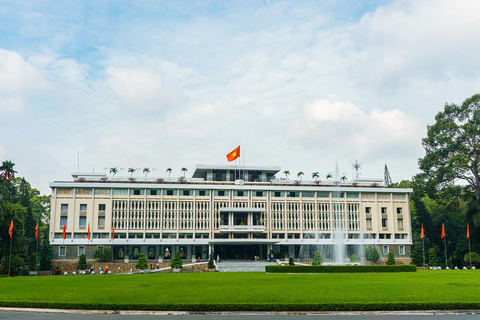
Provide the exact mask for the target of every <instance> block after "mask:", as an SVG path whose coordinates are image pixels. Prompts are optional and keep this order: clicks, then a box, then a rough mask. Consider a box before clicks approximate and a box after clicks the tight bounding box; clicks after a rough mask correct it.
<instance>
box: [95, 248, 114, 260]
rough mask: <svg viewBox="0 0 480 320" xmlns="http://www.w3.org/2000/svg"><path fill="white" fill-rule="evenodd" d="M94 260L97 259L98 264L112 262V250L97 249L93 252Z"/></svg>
mask: <svg viewBox="0 0 480 320" xmlns="http://www.w3.org/2000/svg"><path fill="white" fill-rule="evenodd" d="M93 257H94V258H95V259H98V261H100V262H107V261H112V249H110V248H101V249H100V248H99V249H97V250H95V253H94V254H93Z"/></svg>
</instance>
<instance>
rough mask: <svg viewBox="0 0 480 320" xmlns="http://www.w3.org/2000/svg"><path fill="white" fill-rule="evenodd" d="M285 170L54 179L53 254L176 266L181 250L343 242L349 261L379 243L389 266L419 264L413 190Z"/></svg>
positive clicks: (239, 254)
mask: <svg viewBox="0 0 480 320" xmlns="http://www.w3.org/2000/svg"><path fill="white" fill-rule="evenodd" d="M280 170H281V169H280V167H244V168H243V169H242V170H238V169H237V170H235V167H234V166H206V165H197V167H196V169H195V172H194V174H193V177H192V178H187V179H184V178H179V179H178V180H177V179H176V178H175V179H162V178H160V179H156V178H143V177H142V178H138V177H137V178H129V177H120V178H119V177H112V176H108V177H107V175H106V174H99V173H74V174H72V176H73V179H72V180H71V181H55V182H52V183H50V187H51V188H52V202H51V203H52V209H51V219H50V242H51V244H52V246H53V248H54V250H53V251H54V256H53V258H54V260H71V261H73V260H75V261H76V260H78V257H79V256H80V255H81V254H82V253H85V254H86V255H87V259H91V258H93V254H94V251H95V250H96V249H99V248H112V249H113V255H114V260H115V261H117V262H122V261H125V262H132V261H135V260H136V259H137V258H138V255H139V254H140V253H144V254H145V256H146V257H147V259H148V260H149V261H151V262H155V261H157V259H158V258H159V257H163V259H165V260H169V259H170V258H171V257H172V254H174V253H175V252H176V251H179V252H180V254H181V255H182V257H183V258H184V259H188V260H190V259H192V260H193V259H199V258H200V259H202V260H206V259H208V257H209V254H210V253H212V254H214V255H215V257H217V256H219V257H220V259H237V258H238V259H252V258H253V257H254V256H259V257H260V259H268V258H269V257H270V255H271V254H272V253H273V254H274V256H275V257H276V258H278V257H281V258H283V256H284V255H285V254H286V253H288V255H289V256H291V257H294V258H295V259H302V258H304V257H300V255H301V252H302V251H304V250H302V248H304V247H305V246H312V245H313V246H314V247H315V246H325V247H328V246H332V245H333V244H334V243H335V241H336V240H335V239H336V237H339V236H340V237H342V240H341V241H343V242H344V243H345V244H346V248H347V249H346V252H345V256H346V259H347V260H346V261H348V257H349V255H351V253H352V252H355V250H354V249H355V247H359V246H365V245H368V246H369V245H372V246H377V248H378V249H379V252H380V259H381V260H384V259H386V256H387V254H388V252H390V251H391V252H393V253H394V255H395V258H396V259H397V260H398V261H399V262H401V263H409V262H410V251H411V245H412V230H411V222H410V221H411V217H410V207H409V194H410V193H411V192H412V190H411V189H402V188H385V187H384V186H383V180H378V179H377V180H373V179H356V180H352V181H344V182H341V181H337V182H332V181H329V180H322V181H320V180H317V181H312V180H310V181H306V180H303V181H300V180H295V181H294V180H283V179H279V178H276V176H275V175H276V174H278V173H279V172H280ZM64 225H65V228H64ZM64 229H65V234H64ZM89 232H90V233H89ZM112 232H113V237H112ZM89 234H90V239H89ZM329 259H330V257H329V256H328V254H326V256H324V260H325V261H328V260H329Z"/></svg>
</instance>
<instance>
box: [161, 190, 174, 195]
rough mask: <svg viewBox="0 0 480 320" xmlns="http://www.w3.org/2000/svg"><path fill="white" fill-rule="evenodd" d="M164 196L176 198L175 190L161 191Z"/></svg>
mask: <svg viewBox="0 0 480 320" xmlns="http://www.w3.org/2000/svg"><path fill="white" fill-rule="evenodd" d="M163 194H164V195H165V196H176V195H177V190H163Z"/></svg>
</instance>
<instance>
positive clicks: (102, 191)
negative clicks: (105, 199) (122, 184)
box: [95, 189, 110, 195]
mask: <svg viewBox="0 0 480 320" xmlns="http://www.w3.org/2000/svg"><path fill="white" fill-rule="evenodd" d="M95 194H99V195H109V194H110V189H95Z"/></svg>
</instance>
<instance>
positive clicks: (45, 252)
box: [39, 229, 52, 271]
mask: <svg viewBox="0 0 480 320" xmlns="http://www.w3.org/2000/svg"><path fill="white" fill-rule="evenodd" d="M39 256H40V267H39V268H40V270H42V271H48V270H50V269H51V268H52V246H51V245H50V241H48V229H46V232H45V233H44V234H43V240H42V244H41V246H40V249H39Z"/></svg>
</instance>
